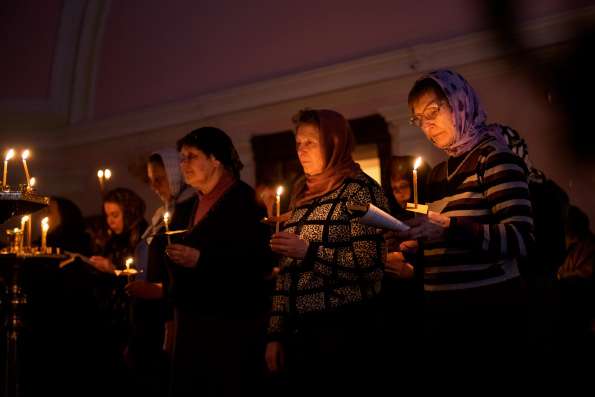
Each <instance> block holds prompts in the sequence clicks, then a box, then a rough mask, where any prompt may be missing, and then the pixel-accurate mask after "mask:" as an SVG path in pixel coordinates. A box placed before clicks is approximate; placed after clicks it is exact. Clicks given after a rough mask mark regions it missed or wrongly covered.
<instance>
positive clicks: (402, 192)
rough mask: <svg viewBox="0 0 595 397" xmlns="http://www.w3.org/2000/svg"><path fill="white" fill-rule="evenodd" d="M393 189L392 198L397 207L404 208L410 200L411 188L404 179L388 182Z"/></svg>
mask: <svg viewBox="0 0 595 397" xmlns="http://www.w3.org/2000/svg"><path fill="white" fill-rule="evenodd" d="M390 184H391V187H392V189H393V196H395V200H397V203H398V204H399V206H401V207H403V208H405V206H406V205H407V202H408V201H410V200H411V186H410V185H409V181H408V180H406V179H393V180H391V182H390Z"/></svg>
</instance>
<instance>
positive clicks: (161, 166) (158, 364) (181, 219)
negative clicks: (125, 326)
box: [126, 148, 196, 397]
mask: <svg viewBox="0 0 595 397" xmlns="http://www.w3.org/2000/svg"><path fill="white" fill-rule="evenodd" d="M179 163H180V161H179V155H178V152H177V151H176V150H175V149H169V148H168V149H162V150H159V151H157V152H155V153H153V154H151V156H150V157H149V160H148V162H147V177H148V179H149V184H150V187H151V189H152V190H153V192H154V193H155V194H156V195H157V196H158V197H159V199H160V200H161V202H162V203H163V205H162V206H161V207H159V208H158V209H157V210H156V211H155V213H154V214H153V216H152V218H151V223H150V225H149V227H148V228H147V229H146V230H145V232H144V233H143V235H142V238H141V242H140V243H139V246H138V247H137V249H136V258H135V259H136V267H137V269H138V270H142V273H140V274H138V276H137V277H136V279H135V280H134V281H132V282H129V283H128V284H127V285H126V292H127V293H128V294H129V295H130V296H131V297H132V298H134V299H133V301H132V309H133V313H134V314H133V317H134V321H133V322H132V323H131V327H130V336H129V341H128V349H127V359H128V363H129V365H130V366H131V369H132V374H133V377H134V388H135V392H136V393H137V394H139V395H143V396H146V397H148V396H151V395H156V396H157V395H165V394H166V390H167V388H166V387H167V379H168V376H167V375H168V372H169V371H168V370H167V363H168V360H167V358H166V357H165V355H164V352H163V350H164V349H165V350H166V352H168V353H171V345H172V340H171V337H172V336H173V313H172V309H171V306H170V305H169V304H168V303H167V302H165V300H164V299H163V298H164V292H163V289H164V288H167V286H168V285H169V284H170V280H169V275H168V271H167V267H166V263H165V258H166V257H165V248H166V246H167V244H168V240H169V237H170V236H167V238H164V236H163V233H164V232H165V231H166V230H167V229H171V230H180V229H185V228H186V227H187V223H188V219H189V218H190V214H191V211H192V209H193V207H194V204H195V199H196V193H195V191H194V190H193V189H192V188H190V187H189V186H188V185H186V184H185V183H184V180H183V178H182V174H181V172H180V165H179ZM166 214H167V216H165V215H166ZM166 336H167V337H168V341H167V343H164V339H165V337H166Z"/></svg>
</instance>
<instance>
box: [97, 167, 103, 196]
mask: <svg viewBox="0 0 595 397" xmlns="http://www.w3.org/2000/svg"><path fill="white" fill-rule="evenodd" d="M97 178H98V179H99V190H101V193H103V181H104V179H103V170H99V171H97Z"/></svg>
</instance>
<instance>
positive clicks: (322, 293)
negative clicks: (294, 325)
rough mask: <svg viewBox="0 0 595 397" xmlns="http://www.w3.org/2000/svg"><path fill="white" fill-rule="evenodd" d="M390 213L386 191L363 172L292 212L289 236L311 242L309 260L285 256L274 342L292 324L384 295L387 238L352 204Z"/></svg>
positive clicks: (273, 323) (287, 225)
mask: <svg viewBox="0 0 595 397" xmlns="http://www.w3.org/2000/svg"><path fill="white" fill-rule="evenodd" d="M348 202H349V203H351V202H354V203H373V204H374V205H376V206H378V207H380V208H383V209H385V210H386V209H387V200H386V197H385V196H384V193H383V192H382V189H381V187H380V186H379V185H378V184H377V183H376V182H375V181H374V180H373V179H372V178H370V177H369V176H368V175H366V174H365V173H363V172H361V171H360V172H359V173H358V174H357V175H356V176H355V177H353V178H348V179H346V180H345V181H344V182H343V184H342V185H341V186H340V187H339V188H337V189H335V190H333V191H331V192H329V193H327V194H325V195H324V196H322V197H319V198H316V199H315V200H314V201H312V202H309V203H306V204H304V205H302V206H300V207H297V208H295V209H294V210H293V211H292V214H291V217H290V219H289V220H288V221H287V222H286V223H285V227H284V231H286V232H289V233H295V234H297V235H299V236H300V237H301V238H302V239H304V240H306V241H308V242H309V247H308V252H307V254H306V256H305V258H304V259H302V260H300V259H293V258H289V257H283V258H282V259H281V261H280V268H281V272H280V273H279V275H278V276H277V280H276V286H275V291H274V293H273V307H272V312H271V317H270V320H269V327H268V336H269V339H271V340H275V339H282V338H283V337H284V335H285V334H286V333H287V332H288V331H290V327H291V320H295V319H296V318H299V317H301V316H304V315H306V316H307V315H308V314H313V313H322V312H330V311H334V310H337V309H340V308H345V307H348V306H349V305H353V304H357V303H362V302H366V301H369V300H370V299H372V298H373V297H375V296H376V295H377V294H378V292H379V291H380V284H381V280H382V276H383V267H384V262H383V260H384V255H383V253H384V239H383V237H382V234H380V233H378V231H377V230H376V229H375V228H373V227H370V226H365V225H362V224H360V223H359V222H357V218H355V217H354V216H352V215H351V214H350V213H349V212H348V211H347V207H346V204H347V203H348Z"/></svg>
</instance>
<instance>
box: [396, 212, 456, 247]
mask: <svg viewBox="0 0 595 397" xmlns="http://www.w3.org/2000/svg"><path fill="white" fill-rule="evenodd" d="M407 224H408V225H409V226H410V227H411V229H409V230H407V231H405V232H402V233H400V236H401V237H403V238H404V239H407V240H418V239H421V240H426V241H437V240H441V239H443V238H444V234H445V233H446V230H447V229H448V227H449V226H450V218H449V217H448V216H446V215H442V214H439V213H437V212H433V211H429V212H428V215H426V216H418V217H416V218H413V219H411V220H409V221H407Z"/></svg>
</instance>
